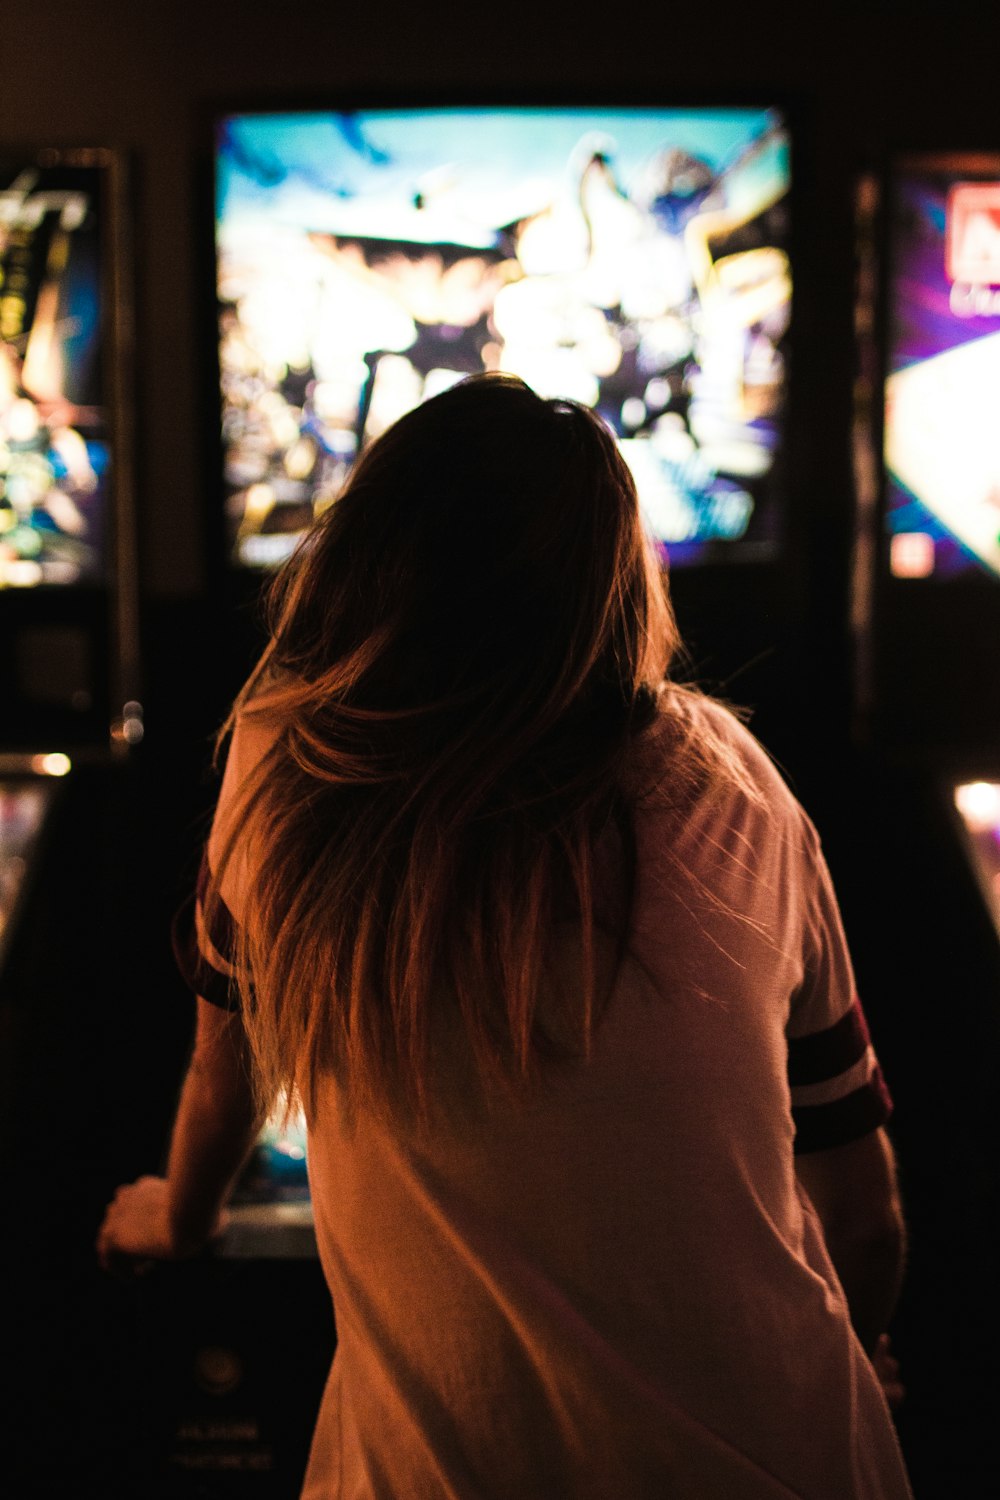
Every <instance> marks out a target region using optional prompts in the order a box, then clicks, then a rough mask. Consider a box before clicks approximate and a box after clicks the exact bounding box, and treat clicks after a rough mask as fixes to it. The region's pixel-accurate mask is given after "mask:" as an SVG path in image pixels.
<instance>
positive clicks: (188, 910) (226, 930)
mask: <svg viewBox="0 0 1000 1500" xmlns="http://www.w3.org/2000/svg"><path fill="white" fill-rule="evenodd" d="M210 879H211V872H210V870H209V864H208V850H207V849H206V850H205V852H204V853H203V854H202V857H201V865H200V867H199V870H198V879H197V882H196V885H195V889H194V891H193V892H192V893H191V895H190V896H189V897H188V899H187V900H186V901H185V902H184V904H183V905H182V906H181V907H180V909H179V910H178V912H177V914H176V916H175V917H174V921H173V930H172V938H173V948H174V959H175V962H176V964H177V967H178V969H179V970H180V973H181V977H182V978H183V980H184V982H185V984H186V985H187V986H188V988H189V989H190V990H193V991H194V993H195V994H196V995H200V996H201V998H202V999H203V1000H207V1001H208V1002H209V1004H211V1005H217V1006H219V1007H220V1009H222V1010H238V1009H239V1002H238V998H237V990H236V985H235V983H234V969H233V962H232V956H233V951H234V943H235V922H234V919H233V916H232V913H231V912H230V911H229V908H228V907H227V906H226V904H225V902H224V901H222V900H221V899H219V898H217V899H216V900H215V901H214V902H212V903H211V906H210V912H211V921H210V922H209V921H208V920H207V919H206V896H207V893H208V885H209V881H210Z"/></svg>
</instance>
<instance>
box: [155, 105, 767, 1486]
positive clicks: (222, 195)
mask: <svg viewBox="0 0 1000 1500" xmlns="http://www.w3.org/2000/svg"><path fill="white" fill-rule="evenodd" d="M214 169H215V170H214V186H215V205H214V206H215V245H214V250H215V257H214V271H215V293H216V301H215V309H214V310H215V312H216V314H217V318H218V325H217V326H218V356H219V364H218V371H219V379H220V392H221V440H222V442H221V449H222V451H221V469H222V473H223V477H224V495H225V500H224V508H223V507H220V508H219V515H220V525H219V529H218V537H217V543H218V544H217V548H216V560H217V565H218V584H219V587H218V595H219V597H221V598H224V599H225V600H226V601H227V608H228V610H229V613H230V614H231V616H232V619H233V620H235V621H236V622H237V624H238V626H239V627H240V628H239V629H236V630H234V629H233V626H232V624H231V622H226V625H227V627H228V629H229V630H230V634H231V638H233V644H232V655H233V657H234V658H235V661H236V665H235V667H234V668H233V670H232V678H233V681H234V684H235V683H238V681H239V680H240V679H241V675H245V673H246V671H247V670H248V668H249V666H250V664H251V661H252V657H253V651H254V648H255V646H256V645H257V644H258V643H257V641H256V640H255V639H254V638H253V631H252V628H250V627H251V626H252V622H253V618H254V608H255V604H254V601H255V600H256V598H257V596H258V595H259V593H260V589H261V585H262V582H263V580H264V579H265V577H266V576H267V574H268V573H269V572H270V571H271V570H273V569H274V568H275V567H277V566H279V565H280V564H281V563H282V562H283V561H284V560H285V559H286V558H288V557H289V555H290V554H291V552H292V551H293V549H294V548H295V546H296V544H297V542H298V541H299V539H300V538H301V536H302V535H303V533H304V531H305V529H306V528H307V527H308V526H309V524H310V523H311V521H312V520H313V518H314V517H315V516H317V515H318V514H319V513H320V512H321V511H322V510H323V509H324V508H325V507H327V506H329V505H332V504H335V503H336V498H337V494H338V491H339V489H340V487H341V486H342V484H343V483H344V481H345V479H346V477H347V475H348V474H349V472H350V469H351V466H352V464H353V462H354V460H355V457H356V455H357V453H358V451H359V450H360V448H361V447H362V446H363V445H364V443H365V442H367V441H369V440H370V439H372V438H374V437H376V436H377V435H378V434H379V433H381V432H383V431H384V430H385V428H386V427H388V426H389V424H390V423H391V422H393V421H394V420H395V419H396V418H397V417H399V416H401V415H402V414H403V413H404V412H405V411H407V410H408V409H410V408H411V407H413V406H415V405H416V404H418V403H419V402H420V401H422V400H425V399H427V398H429V397H431V396H432V395H434V394H435V393H436V392H438V391H442V390H444V389H445V388H446V387H448V386H449V385H450V384H452V383H453V382H455V381H457V380H459V379H461V378H462V377H463V376H465V375H467V374H472V373H475V372H478V371H482V370H504V371H509V372H511V373H515V374H518V375H520V376H522V377H523V378H524V379H525V380H526V381H528V383H529V384H531V385H532V386H533V387H534V388H535V389H536V390H537V391H539V393H541V394H544V395H553V396H564V397H571V398H573V399H575V400H578V401H581V402H583V403H585V404H586V405H588V406H590V407H592V408H594V409H595V410H597V411H598V412H599V413H600V414H601V415H602V416H603V417H604V419H605V421H606V422H607V423H608V424H609V425H610V427H611V428H612V430H613V431H614V432H615V434H616V435H617V437H618V440H619V442H620V444H621V447H622V451H623V453H624V454H625V456H626V459H627V461H628V462H629V464H630V465H631V467H632V470H633V473H634V474H635V477H636V481H637V486H638V489H639V493H640V498H641V503H642V506H643V509H644V511H645V513H646V516H647V519H648V521H649V524H650V527H651V529H652V531H653V534H654V535H655V536H656V538H657V540H658V543H659V546H660V549H661V553H662V556H663V560H664V562H665V563H667V562H668V561H669V564H670V566H671V567H672V568H673V569H674V571H675V578H676V579H677V583H678V585H679V587H678V589H677V592H678V593H679V594H680V593H681V592H683V584H682V582H681V580H682V575H685V574H698V575H699V577H700V578H701V579H702V580H703V581H704V579H705V578H706V577H707V576H709V575H713V576H715V577H717V578H719V579H724V580H725V589H724V590H723V591H724V592H725V593H726V594H727V597H728V601H729V607H728V614H729V618H730V623H731V624H732V628H733V636H734V637H738V638H739V643H738V647H736V648H734V649H736V650H737V651H738V652H739V653H742V654H744V655H745V656H746V657H749V656H752V655H754V654H755V647H754V644H753V642H752V640H749V639H748V637H747V627H746V621H745V619H742V618H738V616H739V608H738V606H737V605H736V604H735V603H734V601H735V600H737V599H739V598H740V597H744V596H749V594H750V593H751V592H754V593H756V594H757V595H758V596H759V595H761V594H764V595H765V596H766V597H769V598H771V599H775V598H777V597H778V595H779V594H780V588H779V587H778V585H777V584H776V582H775V580H777V579H778V578H779V577H780V576H781V573H780V567H779V561H780V558H781V556H782V553H783V550H784V548H785V544H786V538H785V534H784V532H785V519H786V515H787V509H788V507H787V505H786V503H785V502H786V491H787V486H788V475H787V471H788V453H787V444H786V441H785V437H786V413H787V404H788V402H787V390H786V385H787V382H786V356H787V340H788V330H789V323H790V313H791V273H790V259H791V231H790V223H789V216H788V200H789V192H790V132H789V125H788V121H787V118H786V116H785V115H784V113H783V112H782V111H781V110H778V109H775V108H766V107H753V108H749V107H744V108H715V109H706V108H704V107H699V108H696V109H674V110H668V109H662V108H656V109H644V108H619V109H599V108H588V109H566V108H545V109H540V108H495V109H487V108H451V109H442V108H408V109H364V110H362V109H356V110H350V111H348V112H344V111H334V110H332V109H331V110H329V111H327V112H325V113H318V112H313V113H306V112H303V111H298V112H286V113H267V114H263V113H261V114H236V113H234V114H229V115H226V116H223V117H221V118H219V119H218V120H217V121H216V122H215V159H214ZM216 441H217V439H216ZM762 576H766V578H767V580H768V582H767V583H766V584H762V583H761V579H762ZM737 579H740V580H741V581H742V594H741V587H740V583H739V582H737V581H736V580H737ZM689 592H690V593H691V595H692V597H696V595H697V590H691V591H689ZM681 607H682V612H683V601H681ZM782 623H783V622H778V623H776V622H775V621H771V622H770V626H769V627H768V628H770V630H771V631H772V633H773V635H774V637H775V638H776V637H777V636H778V635H779V634H780V633H781V624H782ZM723 654H724V653H723ZM223 707H224V705H223ZM304 1148H305V1140H304V1136H302V1135H297V1134H296V1133H295V1131H294V1130H293V1132H292V1134H291V1135H289V1134H287V1133H286V1134H285V1135H283V1136H282V1135H280V1134H277V1133H276V1132H275V1131H274V1129H272V1128H271V1127H270V1126H269V1127H268V1129H267V1130H266V1131H265V1134H264V1136H263V1137H262V1139H261V1141H260V1142H259V1143H258V1148H257V1151H256V1152H255V1155H254V1159H253V1161H252V1162H251V1166H250V1169H249V1171H248V1174H247V1176H246V1177H245V1178H244V1180H243V1182H242V1183H241V1185H240V1188H239V1190H238V1192H237V1195H236V1201H235V1203H234V1206H233V1213H232V1218H231V1222H230V1227H229V1230H228V1232H227V1234H226V1236H225V1237H224V1239H223V1240H222V1242H221V1243H220V1245H219V1246H218V1247H217V1250H216V1252H215V1254H214V1255H213V1256H212V1257H211V1258H210V1259H209V1260H208V1261H206V1262H205V1263H200V1264H198V1265H195V1266H191V1267H184V1268H179V1273H178V1276H177V1277H174V1278H173V1292H172V1294H171V1297H170V1300H169V1305H168V1303H167V1301H166V1300H165V1301H164V1303H163V1305H162V1312H161V1315H162V1319H163V1322H162V1327H161V1330H160V1334H159V1337H160V1338H161V1340H162V1347H164V1348H165V1349H167V1350H168V1351H169V1354H168V1358H167V1366H168V1368H169V1371H170V1374H169V1376H168V1381H167V1385H168V1386H172V1391H170V1392H168V1394H167V1395H166V1397H165V1404H166V1405H167V1406H168V1407H171V1410H172V1413H173V1415H172V1416H171V1419H170V1422H171V1433H170V1435H169V1438H168V1448H169V1469H170V1472H171V1475H172V1480H171V1483H172V1486H173V1487H172V1488H171V1489H170V1491H169V1493H171V1494H174V1493H176V1494H177V1495H187V1494H191V1493H196V1494H198V1495H199V1496H215V1495H220V1496H221V1495H224V1494H228V1493H230V1489H229V1488H227V1486H232V1485H237V1484H242V1485H253V1486H255V1488H254V1489H253V1493H255V1494H256V1493H260V1494H284V1493H292V1492H294V1488H295V1482H296V1480H297V1477H298V1475H299V1474H300V1473H301V1467H302V1465H304V1462H305V1457H306V1445H307V1443H308V1437H309V1429H310V1426H311V1421H312V1415H313V1413H314V1412H315V1408H316V1404H317V1402H318V1398H319V1395H320V1390H321V1386H322V1382H323V1379H324V1378H325V1374H326V1369H327V1366H328V1362H329V1358H330V1354H331V1352H332V1343H333V1337H332V1335H333V1327H332V1320H331V1317H330V1310H329V1303H328V1300H327V1296H326V1291H325V1286H324V1285H323V1283H322V1278H321V1277H320V1275H319V1268H318V1264H317V1262H316V1260H315V1246H314V1241H313V1237H312V1233H311V1223H310V1205H309V1201H308V1187H307V1183H306V1180H305V1177H304V1172H303V1157H304ZM296 1422H298V1424H299V1425H298V1426H297V1427H296V1426H295V1423H296ZM246 1492H249V1491H246V1490H244V1489H241V1490H240V1493H246Z"/></svg>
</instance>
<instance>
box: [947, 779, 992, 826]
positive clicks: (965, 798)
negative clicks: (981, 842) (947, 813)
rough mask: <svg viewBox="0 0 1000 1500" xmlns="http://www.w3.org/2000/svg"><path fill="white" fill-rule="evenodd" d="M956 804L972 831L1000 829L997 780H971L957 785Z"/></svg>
mask: <svg viewBox="0 0 1000 1500" xmlns="http://www.w3.org/2000/svg"><path fill="white" fill-rule="evenodd" d="M955 806H956V807H957V808H958V810H959V812H960V813H961V814H962V817H963V818H964V819H965V822H966V825H967V827H968V828H969V830H970V832H972V833H986V832H988V831H989V830H990V829H993V828H996V829H1000V785H998V784H997V783H996V782H995V781H969V782H966V783H964V785H962V786H957V787H956V788H955Z"/></svg>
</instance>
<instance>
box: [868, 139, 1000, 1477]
mask: <svg viewBox="0 0 1000 1500" xmlns="http://www.w3.org/2000/svg"><path fill="white" fill-rule="evenodd" d="M859 207H860V214H859V251H860V253H859V269H860V288H859V290H860V296H859V311H858V332H859V335H860V350H861V363H860V373H859V381H858V390H857V394H858V398H859V399H858V403H857V414H858V422H857V432H856V437H857V439H858V442H857V460H858V462H857V476H858V485H857V489H858V496H859V502H860V503H859V520H860V528H859V542H860V545H859V551H858V573H857V583H858V587H857V589H856V594H855V600H856V604H855V628H856V633H857V641H858V647H859V650H858V667H859V670H858V698H857V705H856V706H857V721H856V727H857V731H858V741H859V743H860V744H861V745H862V746H863V747H864V754H866V755H867V756H868V758H869V763H870V765H871V767H872V784H873V786H874V787H875V789H876V790H875V794H874V797H873V801H872V805H871V806H870V808H869V810H868V811H869V816H868V818H867V819H860V820H859V822H858V825H857V826H859V827H864V828H865V835H864V844H865V846H864V849H863V850H859V853H860V855H861V860H860V861H859V863H865V864H866V865H867V875H866V877H865V881H866V882H867V883H864V884H863V893H862V894H861V896H860V899H859V902H858V906H859V915H858V923H857V927H858V930H859V931H860V932H861V933H862V935H863V939H864V941H863V942H862V944H861V950H862V951H861V957H862V960H863V962H862V967H866V968H868V970H869V972H870V975H871V982H872V984H873V987H874V988H875V989H876V990H878V991H880V992H881V993H882V994H884V995H887V996H889V997H891V1002H890V1003H891V1006H892V1010H893V1012H894V1015H895V1020H894V1024H893V1027H892V1038H893V1040H892V1043H891V1045H892V1048H893V1049H894V1051H895V1053H896V1056H895V1057H894V1058H893V1059H892V1064H893V1065H892V1067H891V1069H890V1071H891V1073H892V1075H893V1076H894V1077H895V1080H896V1083H895V1090H894V1091H895V1093H896V1102H897V1106H898V1108H897V1124H896V1130H897V1142H898V1146H899V1154H900V1161H901V1167H902V1172H903V1188H904V1196H905V1197H906V1198H907V1201H908V1208H909V1213H910V1218H911V1230H912V1241H913V1249H912V1255H911V1266H910V1271H909V1276H908V1283H907V1292H906V1297H905V1299H904V1303H903V1305H902V1307H901V1310H900V1318H901V1329H900V1334H901V1341H902V1343H903V1345H904V1349H903V1353H904V1366H905V1365H906V1364H907V1363H909V1364H910V1366H911V1374H912V1377H913V1378H912V1381H911V1397H910V1400H909V1401H908V1403H907V1407H906V1408H904V1412H903V1414H902V1417H901V1422H902V1427H903V1433H904V1444H905V1445H906V1446H907V1448H908V1456H909V1458H910V1462H911V1465H912V1466H913V1468H914V1478H915V1483H916V1481H917V1479H918V1476H919V1478H920V1480H922V1482H923V1484H924V1485H925V1486H926V1487H927V1489H926V1492H927V1493H939V1492H940V1493H962V1494H980V1493H986V1492H987V1490H988V1488H989V1483H988V1481H987V1476H988V1474H989V1473H990V1464H991V1459H990V1456H989V1455H988V1453H987V1451H986V1450H987V1438H986V1434H987V1433H988V1431H989V1425H990V1422H991V1421H992V1412H993V1411H994V1409H995V1402H996V1398H997V1395H998V1389H997V1383H996V1378H995V1375H992V1374H991V1373H990V1372H991V1370H992V1369H993V1368H994V1361H993V1351H994V1349H995V1345H996V1339H997V1335H998V1333H1000V1302H998V1299H997V1297H996V1292H995V1279H994V1276H993V1269H992V1265H991V1262H992V1256H991V1253H990V1251H989V1235H988V1231H987V1226H988V1225H989V1223H990V1221H991V1219H993V1220H995V1215H996V1210H997V1207H998V1205H997V1172H996V1162H997V1148H998V1146H1000V1140H998V1131H997V1124H996V1112H995V1098H996V1086H997V1074H998V1059H1000V943H998V932H1000V928H998V922H997V918H998V911H1000V904H998V903H1000V879H998V874H1000V871H998V852H1000V818H998V812H1000V790H998V783H1000V670H998V657H997V642H998V640H1000V435H998V427H997V422H996V404H997V398H998V392H1000V156H996V155H994V156H987V155H983V154H974V153H969V152H965V153H960V152H950V153H944V152H930V151H926V152H911V153H908V154H899V155H895V156H893V157H892V159H891V160H890V161H889V162H888V163H887V164H886V166H885V168H884V170H883V171H882V172H880V173H878V174H872V175H871V176H870V177H869V178H867V179H866V180H865V181H864V182H863V183H862V186H861V190H860V194H859ZM876 914H877V915H876ZM946 1369H950V1370H951V1371H952V1372H955V1371H958V1372H960V1373H959V1374H958V1375H957V1377H956V1376H955V1375H954V1374H950V1375H948V1376H945V1375H944V1374H943V1373H942V1372H943V1371H944V1370H946ZM935 1485H938V1486H940V1487H941V1488H939V1489H935V1488H934V1486H935ZM916 1487H917V1492H918V1493H921V1492H922V1491H921V1486H920V1484H919V1483H916Z"/></svg>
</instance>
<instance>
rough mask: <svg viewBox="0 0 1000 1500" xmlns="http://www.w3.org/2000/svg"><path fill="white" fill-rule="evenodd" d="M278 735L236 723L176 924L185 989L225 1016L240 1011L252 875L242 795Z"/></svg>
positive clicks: (269, 724) (264, 722) (252, 723)
mask: <svg viewBox="0 0 1000 1500" xmlns="http://www.w3.org/2000/svg"><path fill="white" fill-rule="evenodd" d="M277 733H278V729H277V725H276V724H275V721H274V720H273V719H271V718H268V717H266V716H265V715H263V714H261V713H251V714H246V715H241V716H240V717H239V718H238V719H237V721H236V726H235V728H234V730H233V737H232V741H231V743H230V746H229V754H228V756H227V759H226V769H225V773H224V775H223V778H222V786H221V788H220V790H219V799H218V803H217V805H216V809H215V816H214V817H213V819H212V829H211V832H210V834H209V837H208V842H207V844H206V845H205V850H204V853H203V854H202V858H201V865H200V868H199V871H198V878H197V882H196V884H195V889H194V891H193V892H192V893H191V895H190V896H189V897H188V899H187V900H186V901H185V902H184V904H183V905H182V906H181V908H180V910H179V911H178V912H177V914H176V916H175V917H174V922H173V931H172V937H173V949H174V958H175V961H176V963H177V967H178V969H179V970H180V973H181V975H182V977H183V979H184V981H185V983H186V984H187V985H188V987H189V988H190V989H192V990H193V991H194V992H195V994H196V995H200V996H201V998H202V999H203V1000H207V1001H209V1003H210V1004H212V1005H218V1006H220V1007H221V1008H222V1009H224V1010H236V1009H238V1008H239V999H238V992H237V987H236V984H235V969H234V963H233V958H234V954H235V951H236V936H237V931H238V928H237V923H238V920H239V913H240V911H241V910H242V904H243V901H244V899H245V894H244V893H245V890H246V888H247V882H248V870H249V846H248V838H247V836H246V828H245V826H243V823H244V814H245V801H244V798H243V792H244V791H245V789H246V787H247V783H248V780H249V778H250V777H251V776H252V775H253V773H254V771H255V770H256V769H257V767H258V766H259V765H260V763H261V761H262V760H263V758H264V756H266V755H267V753H268V751H269V750H270V749H271V748H272V746H273V745H274V743H275V739H276V738H277ZM234 828H237V829H238V834H237V838H236V842H235V844H234V846H233V849H232V854H231V857H230V858H229V859H228V861H227V863H226V867H225V870H224V873H223V878H222V882H221V890H216V891H214V892H213V898H212V900H211V901H209V900H208V899H207V898H208V892H209V887H210V884H211V882H212V880H213V874H214V871H215V870H216V869H217V868H218V866H219V863H220V861H221V859H222V851H223V849H224V848H225V847H226V845H227V843H228V842H229V839H230V836H231V834H232V831H233V829H234Z"/></svg>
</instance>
